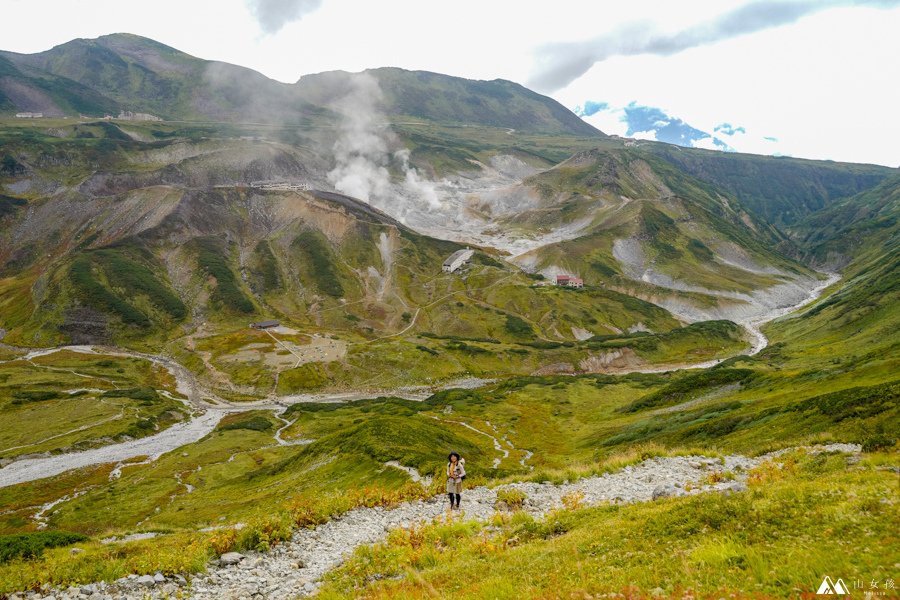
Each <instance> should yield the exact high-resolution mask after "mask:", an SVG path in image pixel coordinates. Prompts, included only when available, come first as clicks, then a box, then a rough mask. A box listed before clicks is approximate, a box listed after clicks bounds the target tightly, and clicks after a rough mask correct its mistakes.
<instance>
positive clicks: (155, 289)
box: [92, 247, 187, 319]
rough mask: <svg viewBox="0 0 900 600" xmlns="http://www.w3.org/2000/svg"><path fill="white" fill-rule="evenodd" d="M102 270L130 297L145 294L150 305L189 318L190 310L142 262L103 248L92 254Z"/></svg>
mask: <svg viewBox="0 0 900 600" xmlns="http://www.w3.org/2000/svg"><path fill="white" fill-rule="evenodd" d="M92 255H93V256H94V258H96V260H97V262H98V263H99V264H100V265H101V266H102V267H103V270H104V272H105V273H106V278H107V280H108V281H109V282H110V283H111V285H112V287H115V288H122V289H124V290H125V292H126V293H127V294H128V295H129V296H134V295H145V296H147V298H148V299H149V300H150V302H151V303H152V304H153V305H154V306H156V307H157V308H159V309H160V310H163V311H165V312H166V313H168V314H169V315H171V316H172V318H174V319H183V318H184V317H185V316H187V308H186V307H185V305H184V303H183V302H182V301H181V299H180V298H179V297H178V296H176V295H175V294H173V293H172V292H171V291H170V290H169V288H167V287H166V286H165V285H164V284H163V283H162V282H160V281H159V279H157V278H156V275H155V273H154V272H153V271H152V270H151V269H150V268H148V267H147V266H145V265H144V264H143V263H142V262H140V261H138V260H135V259H133V258H132V257H130V256H128V255H127V254H125V252H124V250H123V249H122V248H121V247H112V248H103V249H100V250H96V251H94V252H92Z"/></svg>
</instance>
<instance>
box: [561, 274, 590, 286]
mask: <svg viewBox="0 0 900 600" xmlns="http://www.w3.org/2000/svg"><path fill="white" fill-rule="evenodd" d="M556 285H558V286H561V287H572V288H583V287H584V280H582V279H581V278H580V277H571V276H569V275H557V276H556Z"/></svg>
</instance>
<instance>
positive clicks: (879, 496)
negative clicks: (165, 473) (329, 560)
mask: <svg viewBox="0 0 900 600" xmlns="http://www.w3.org/2000/svg"><path fill="white" fill-rule="evenodd" d="M889 460H890V459H889V458H888V457H886V456H884V455H876V456H873V457H871V458H867V459H865V460H863V461H862V462H861V463H859V464H848V462H847V459H846V458H845V457H843V456H840V455H833V454H832V455H817V456H806V455H802V454H799V453H795V454H790V455H788V456H786V457H784V458H780V459H779V463H780V466H779V465H778V464H775V463H766V464H765V465H764V466H763V467H760V468H758V469H756V470H754V471H752V472H751V473H750V482H751V483H750V489H749V491H747V492H744V493H741V494H734V495H728V496H726V495H718V494H714V495H700V496H694V497H685V498H677V499H667V500H661V501H657V502H653V503H649V504H637V505H626V506H615V505H605V506H602V507H597V508H578V507H577V503H575V502H573V506H574V508H569V509H560V510H558V511H554V512H552V513H550V514H549V515H547V516H546V517H545V518H543V519H540V520H536V519H534V518H533V517H531V516H529V515H527V514H525V513H521V512H514V513H511V514H510V513H506V514H498V516H497V517H496V518H495V519H494V520H493V522H491V523H490V524H473V523H461V522H458V521H454V520H449V521H447V522H445V523H440V524H436V525H431V526H426V527H422V528H417V529H415V530H412V531H397V532H394V533H393V534H392V535H391V537H390V538H389V540H388V541H387V542H385V543H382V544H378V545H376V546H375V547H374V548H371V547H365V548H362V549H359V550H357V552H356V554H355V555H354V557H353V559H352V560H350V561H349V562H348V563H347V564H346V565H344V566H342V567H341V568H340V569H338V570H337V571H336V572H335V573H333V574H332V575H331V576H330V577H329V583H328V585H327V586H326V588H325V589H324V590H323V591H322V592H321V593H320V594H319V595H318V596H317V597H319V598H326V599H331V598H335V599H337V598H345V597H348V596H351V595H352V596H353V597H358V598H397V597H403V598H434V597H451V596H452V597H454V598H486V597H489V598H521V597H523V596H528V597H533V598H544V597H597V596H604V595H613V594H615V595H617V596H618V595H624V596H626V597H647V596H649V597H674V596H681V595H687V594H690V595H692V596H701V597H707V596H710V597H711V596H723V597H724V596H729V595H730V596H734V597H739V598H741V597H754V596H765V597H769V598H782V597H783V598H790V597H796V595H797V594H798V592H800V593H803V594H812V593H813V592H814V591H815V590H816V589H817V588H818V586H819V584H820V583H821V581H822V577H823V576H822V573H845V572H864V573H869V574H870V575H867V576H866V577H867V579H868V580H867V581H866V583H865V585H870V584H871V582H872V581H876V582H877V583H878V584H879V585H882V584H884V581H885V580H886V579H890V580H891V581H893V579H892V574H891V571H890V568H889V567H887V566H886V565H889V564H891V563H892V562H896V560H897V559H898V558H900V556H898V554H897V551H896V547H897V544H896V541H897V540H896V536H895V535H893V534H892V533H889V531H890V530H891V522H892V509H891V500H890V496H891V494H892V493H893V492H892V491H891V490H892V488H893V487H894V483H895V482H894V481H893V477H892V475H891V474H890V473H889V471H888V469H886V468H885V464H884V463H885V462H889ZM823 488H824V489H823ZM847 488H852V489H853V491H854V492H853V494H852V495H845V494H835V493H833V492H829V491H827V490H834V489H847ZM823 522H828V523H829V524H831V526H833V527H835V528H840V530H841V531H844V532H846V533H847V534H848V535H853V536H854V539H857V540H865V544H864V545H863V546H862V549H861V551H859V552H855V553H852V554H848V553H846V552H844V550H843V545H842V543H843V542H842V540H840V539H835V538H831V539H828V540H820V539H819V538H821V534H820V531H821V524H822V523H823ZM845 581H849V579H845ZM848 585H852V584H850V583H848ZM888 593H891V592H890V590H888Z"/></svg>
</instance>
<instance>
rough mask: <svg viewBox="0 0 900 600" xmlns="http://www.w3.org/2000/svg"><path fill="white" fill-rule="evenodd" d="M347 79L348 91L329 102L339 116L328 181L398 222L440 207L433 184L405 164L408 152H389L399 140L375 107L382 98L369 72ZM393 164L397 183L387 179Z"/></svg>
mask: <svg viewBox="0 0 900 600" xmlns="http://www.w3.org/2000/svg"><path fill="white" fill-rule="evenodd" d="M350 77H351V80H350V90H349V91H348V92H347V94H346V95H344V96H343V97H342V98H341V99H340V100H338V101H337V102H335V103H334V105H333V108H334V109H335V110H336V111H337V112H338V113H340V114H341V115H342V117H343V119H342V122H341V131H340V135H339V137H338V139H337V141H336V142H335V144H334V160H335V167H334V168H333V169H332V170H331V171H330V172H329V173H328V181H329V182H330V183H331V184H332V185H333V186H334V189H336V190H338V191H339V192H343V193H345V194H347V195H348V196H353V197H355V198H359V199H360V200H365V201H366V202H369V203H370V204H372V205H374V206H377V207H378V208H381V209H383V210H385V211H387V212H388V213H389V214H391V215H393V216H394V217H396V218H398V219H401V220H403V218H404V216H405V215H406V214H408V213H409V212H411V211H416V210H418V211H421V210H422V209H423V208H428V209H436V208H438V207H440V206H441V204H442V203H441V200H440V198H439V197H438V193H437V189H436V185H435V183H434V182H430V181H427V180H425V179H423V178H422V177H421V176H420V175H419V172H418V171H417V170H416V169H415V168H413V167H412V166H410V164H409V150H408V149H405V148H399V149H397V150H394V148H398V147H399V145H400V142H399V140H398V139H397V136H396V135H394V133H393V132H392V131H391V129H390V127H389V125H388V123H387V120H386V119H385V117H384V116H383V115H382V114H381V112H380V111H379V110H378V105H379V104H380V102H381V99H382V93H381V88H380V86H379V85H378V80H377V79H375V78H374V77H373V76H372V75H370V74H368V73H360V74H357V75H352V76H350ZM392 166H393V167H394V168H395V172H397V171H399V172H400V173H402V175H403V178H402V180H401V181H399V182H397V183H395V182H393V181H391V173H390V170H389V169H390V168H391V167H392ZM423 205H424V206H423Z"/></svg>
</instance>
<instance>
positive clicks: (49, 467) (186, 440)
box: [0, 273, 840, 487]
mask: <svg viewBox="0 0 900 600" xmlns="http://www.w3.org/2000/svg"><path fill="white" fill-rule="evenodd" d="M839 279H840V275H838V274H836V273H831V274H829V277H828V279H826V280H825V281H823V282H821V283H820V284H819V285H818V286H816V287H815V288H813V289H812V290H810V292H809V295H808V297H807V298H806V299H805V300H804V301H802V302H800V303H798V304H795V305H792V306H786V307H782V308H778V309H775V310H772V311H771V312H769V313H768V314H767V315H765V316H764V317H761V318H758V319H754V320H752V321H746V322H739V324H740V325H742V326H743V327H744V328H746V329H747V331H748V332H749V333H750V335H751V336H752V338H753V341H752V343H751V350H750V352H748V354H750V355H753V354H757V353H759V352H761V351H762V350H763V349H764V348H766V346H767V345H768V339H767V338H766V337H765V335H763V333H762V332H761V331H760V327H762V325H763V324H765V323H768V322H769V321H772V320H774V319H777V318H779V317H782V316H784V315H786V314H788V313H790V312H792V311H795V310H797V309H799V308H802V307H803V306H806V305H807V304H809V303H811V302H813V301H815V300H816V299H817V298H818V297H819V296H820V295H821V294H822V292H823V291H824V290H825V289H826V288H828V287H829V286H831V285H833V284H834V283H836V282H837V281H838V280H839ZM5 347H7V348H14V347H12V346H5ZM17 350H23V349H22V348H18V349H17ZM27 350H28V351H27V353H26V354H25V355H24V356H23V357H19V358H17V359H13V360H32V359H34V358H37V357H40V356H46V355H48V354H52V353H54V352H59V351H61V350H69V351H73V352H81V353H88V354H104V355H108V356H121V357H132V358H141V359H144V360H149V361H151V362H153V363H154V364H158V365H160V366H162V367H163V368H165V369H167V370H168V371H169V372H170V373H171V374H172V376H173V377H174V378H175V381H176V387H177V390H178V392H179V393H181V394H183V395H184V396H186V397H187V398H188V402H186V404H189V406H192V407H193V408H194V409H196V410H198V411H199V413H198V414H196V415H195V416H194V417H193V418H192V419H190V420H188V421H185V422H182V423H177V424H175V425H172V426H171V427H169V428H167V429H165V430H163V431H161V432H159V433H157V434H154V435H151V436H147V437H144V438H140V439H136V440H130V441H127V442H122V443H118V444H111V445H108V446H103V447H100V448H92V449H89V450H84V451H80V452H67V453H63V454H57V455H52V456H46V457H44V456H42V457H35V458H24V459H21V460H16V461H14V462H12V463H10V464H8V465H6V466H5V467H3V468H0V487H6V486H10V485H16V484H19V483H25V482H29V481H35V480H38V479H43V478H46V477H52V476H54V475H59V474H60V473H64V472H66V471H69V470H72V469H79V468H83V467H88V466H92V465H98V464H103V463H117V462H123V461H127V460H129V459H131V458H134V457H136V456H148V457H149V459H148V460H155V459H156V458H158V457H160V456H162V455H163V454H165V453H167V452H171V451H173V450H176V449H177V448H180V447H181V446H184V445H186V444H190V443H193V442H196V441H198V440H200V439H202V438H203V437H205V436H206V435H208V434H209V433H211V432H212V431H213V430H214V429H215V428H216V425H217V424H218V423H219V420H220V419H221V418H222V417H223V416H224V415H226V414H228V413H230V412H243V411H247V410H273V411H276V412H277V413H279V415H280V413H281V412H283V411H284V409H285V408H286V406H287V405H290V404H296V403H299V402H349V401H354V400H361V399H365V398H372V397H375V396H396V397H400V398H408V399H415V400H424V399H425V398H427V397H428V396H430V395H431V394H432V393H434V392H435V391H438V390H439V389H447V388H448V387H465V388H476V387H480V386H483V385H487V384H489V383H491V382H493V381H494V380H486V379H478V378H467V379H464V380H456V381H452V382H448V383H446V384H444V385H442V386H439V387H432V386H415V387H406V388H400V389H396V390H384V391H379V392H364V391H359V392H356V391H351V392H334V393H323V394H298V395H293V396H284V397H279V398H275V399H273V400H261V401H258V402H246V403H231V402H227V401H224V400H222V399H221V398H218V397H217V396H216V394H214V393H212V392H211V391H210V390H208V389H206V388H205V387H203V385H202V384H201V383H200V382H199V381H198V380H197V378H196V376H195V375H194V374H193V373H191V372H190V371H189V370H188V369H187V368H185V367H184V366H183V365H181V364H180V363H178V362H177V361H175V360H174V359H172V358H169V357H166V356H160V355H155V354H146V353H143V352H135V351H131V350H126V349H123V348H116V347H103V346H58V347H55V348H42V349H27ZM723 360H725V359H716V360H711V361H707V362H704V363H694V364H688V365H660V366H657V367H646V368H637V369H623V370H621V371H616V372H615V373H616V374H626V373H635V372H639V373H660V372H666V371H675V370H683V369H706V368H710V367H713V366H715V365H717V364H719V363H721V362H722V361H723ZM3 362H9V361H3ZM286 428H287V424H286V425H285V427H282V428H281V429H279V430H278V436H277V438H276V441H277V442H278V443H279V444H288V443H290V442H287V441H286V440H282V439H280V434H281V431H282V430H284V429H286ZM479 433H484V432H480V431H479ZM485 435H488V434H485ZM303 442H308V440H303ZM303 442H299V443H303ZM495 443H496V444H499V442H496V440H495ZM507 455H508V453H507ZM496 462H499V461H496ZM495 466H496V465H495Z"/></svg>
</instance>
